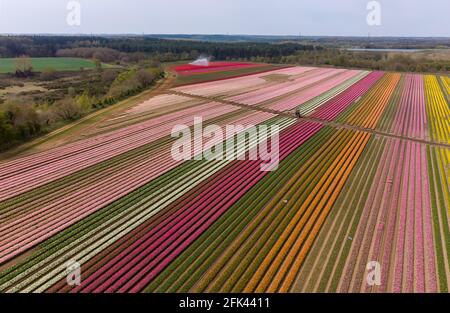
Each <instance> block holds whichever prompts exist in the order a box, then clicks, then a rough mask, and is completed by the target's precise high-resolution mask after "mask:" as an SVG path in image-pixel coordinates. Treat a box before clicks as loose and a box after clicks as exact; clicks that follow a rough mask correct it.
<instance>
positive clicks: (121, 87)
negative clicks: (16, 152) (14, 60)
mask: <svg viewBox="0 0 450 313" xmlns="http://www.w3.org/2000/svg"><path fill="white" fill-rule="evenodd" d="M99 75H101V76H102V77H101V79H102V80H104V81H105V82H106V81H109V86H110V87H109V90H108V92H107V94H106V95H104V96H102V97H100V98H99V97H97V96H95V95H91V94H90V93H89V92H88V91H87V90H86V91H85V92H83V93H81V94H78V93H77V92H76V90H75V89H74V88H73V87H69V88H68V92H67V96H66V97H64V98H62V99H60V100H57V101H55V102H53V103H49V102H44V103H30V101H28V100H25V99H20V98H13V99H8V100H7V101H5V102H4V103H1V104H0V150H6V149H8V148H10V147H12V146H14V145H17V144H20V143H22V142H25V141H27V140H29V139H31V138H33V137H36V136H38V135H41V134H43V133H46V132H48V131H50V130H52V129H55V128H56V127H58V126H61V125H63V124H64V123H66V122H69V121H74V120H76V119H79V118H81V117H82V116H84V115H86V114H88V113H90V112H92V111H93V110H95V109H98V108H102V107H106V106H109V105H112V104H114V103H117V102H118V101H121V100H123V99H125V98H127V97H130V96H132V95H135V94H138V93H139V92H141V91H142V90H144V89H146V88H148V87H149V86H151V85H153V84H154V83H155V82H156V81H157V80H158V79H160V78H161V77H162V76H163V75H164V72H163V71H162V70H161V69H159V68H141V69H138V68H132V69H130V70H126V71H123V72H121V73H116V72H115V71H114V70H105V71H102V72H101V73H99Z"/></svg>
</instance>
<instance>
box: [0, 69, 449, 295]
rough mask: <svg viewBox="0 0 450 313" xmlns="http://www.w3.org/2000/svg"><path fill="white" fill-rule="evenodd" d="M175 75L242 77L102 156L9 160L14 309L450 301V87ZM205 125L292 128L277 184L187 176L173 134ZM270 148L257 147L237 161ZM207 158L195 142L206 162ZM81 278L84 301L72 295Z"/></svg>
mask: <svg viewBox="0 0 450 313" xmlns="http://www.w3.org/2000/svg"><path fill="white" fill-rule="evenodd" d="M255 68H260V71H259V72H249V73H244V72H241V73H240V72H239V71H240V70H242V69H245V70H248V69H252V70H255ZM175 70H176V72H177V73H178V74H179V75H184V76H191V75H192V76H195V77H200V76H201V75H212V74H215V73H217V72H220V71H224V70H230V71H236V75H233V77H231V78H226V79H220V80H218V79H209V80H208V81H206V82H200V83H190V84H187V85H180V86H177V87H174V88H172V89H170V90H168V91H165V92H164V93H163V94H160V95H156V96H154V97H153V98H150V99H148V100H147V101H144V102H142V103H140V104H138V105H136V106H134V107H132V108H130V109H128V110H127V111H124V112H123V113H122V114H121V115H120V116H114V117H111V118H110V119H109V120H108V121H107V122H105V123H104V124H103V125H102V128H101V129H96V130H93V131H92V133H91V134H90V135H89V136H86V138H85V139H82V140H79V141H75V142H71V143H68V144H65V145H62V146H59V147H56V148H53V149H51V150H47V151H43V152H38V153H33V154H31V153H29V154H24V155H21V156H19V157H14V158H10V159H7V160H4V161H0V292H4V293H8V292H39V293H40V292H47V293H138V292H152V293H165V292H239V293H240V292H245V293H265V292H269V293H275V292H283V293H284V292H343V293H347V292H355V293H360V292H362V293H372V292H373V293H377V292H389V293H403V292H418V293H424V292H449V291H450V120H449V118H450V103H449V99H450V94H449V92H450V78H449V76H445V75H421V74H409V73H392V72H381V71H363V70H347V69H337V68H315V67H284V68H277V67H269V66H267V65H264V64H251V63H227V62H213V63H211V64H210V66H209V67H207V68H203V69H202V68H199V67H198V66H193V65H179V66H177V67H176V69H175ZM239 73H240V74H239ZM234 76H236V77H234ZM196 79H197V78H196ZM195 117H197V118H199V117H201V118H202V119H203V126H204V127H206V126H209V125H216V126H218V127H219V128H220V129H223V130H225V129H226V127H227V125H243V126H251V125H270V126H278V128H279V166H278V168H277V169H276V170H274V171H262V170H261V165H262V164H263V160H251V159H245V158H243V159H242V160H228V159H223V160H206V159H191V160H185V161H183V160H175V159H174V158H173V157H172V155H171V149H172V147H173V145H174V143H175V141H176V138H173V137H172V136H171V131H172V129H173V127H175V126H177V125H186V127H187V128H188V129H194V128H195V126H194V118H195ZM271 136H274V134H271ZM271 136H269V138H267V137H266V138H265V137H263V136H258V135H252V134H250V135H249V136H247V137H246V140H245V141H244V142H238V143H237V145H236V147H235V152H236V154H237V155H241V156H245V155H247V154H249V155H250V154H251V152H252V151H255V149H257V147H259V146H260V145H261V144H262V143H264V142H267V143H268V142H272V141H273V140H274V137H271ZM234 139H235V136H233V135H228V134H227V135H225V136H224V137H223V138H221V139H217V138H215V139H214V140H213V141H211V142H209V143H208V144H209V145H211V144H218V145H219V144H220V145H223V146H224V147H225V146H228V145H229V144H233V143H235V140H234ZM192 140H193V143H194V139H192ZM207 147H208V146H207V145H205V146H198V145H195V143H194V144H193V151H192V152H193V155H198V154H199V153H202V152H203V151H204V150H205V149H207ZM69 261H75V262H78V263H79V264H80V266H81V267H80V274H81V280H80V284H77V285H73V284H69V283H68V281H67V276H68V270H67V264H68V262H69ZM373 262H375V263H377V264H379V269H380V275H381V276H380V279H379V283H377V284H370V283H369V282H368V280H367V277H368V273H369V271H370V269H369V268H368V264H369V263H373Z"/></svg>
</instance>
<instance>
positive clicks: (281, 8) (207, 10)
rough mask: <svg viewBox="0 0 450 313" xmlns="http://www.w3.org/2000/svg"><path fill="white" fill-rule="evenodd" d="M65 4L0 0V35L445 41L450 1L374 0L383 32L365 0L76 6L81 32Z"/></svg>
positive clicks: (175, 0) (146, 0)
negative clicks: (440, 38) (69, 18)
mask: <svg viewBox="0 0 450 313" xmlns="http://www.w3.org/2000/svg"><path fill="white" fill-rule="evenodd" d="M68 2H69V1H68V0H0V33H87V34H89V33H95V34H100V33H103V34H117V33H119V34H124V33H136V34H142V33H147V34H150V33H151V34H227V33H229V34H252V35H298V34H299V33H302V35H328V36H333V35H338V36H349V35H354V36H367V35H368V34H369V33H370V35H372V36H424V37H426V36H446V37H450V23H449V12H450V0H379V1H378V2H379V3H380V4H381V25H380V26H369V25H368V24H367V19H366V17H367V14H368V13H369V11H368V10H367V8H366V6H367V3H368V2H370V1H369V0H79V1H78V2H79V3H80V7H81V20H80V22H81V24H80V25H79V26H77V25H75V26H69V25H68V23H67V15H68V13H69V11H68V10H67V3H68Z"/></svg>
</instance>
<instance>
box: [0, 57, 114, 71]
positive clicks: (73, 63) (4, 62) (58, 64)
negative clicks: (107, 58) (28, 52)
mask: <svg viewBox="0 0 450 313" xmlns="http://www.w3.org/2000/svg"><path fill="white" fill-rule="evenodd" d="M14 60H15V59H12V58H0V73H11V72H14ZM31 63H32V65H33V71H34V72H42V71H43V70H45V69H48V68H52V69H54V70H55V71H78V70H80V68H81V67H83V68H84V69H93V68H94V67H95V64H94V62H93V61H91V60H86V59H79V58H31ZM103 67H109V65H107V64H103Z"/></svg>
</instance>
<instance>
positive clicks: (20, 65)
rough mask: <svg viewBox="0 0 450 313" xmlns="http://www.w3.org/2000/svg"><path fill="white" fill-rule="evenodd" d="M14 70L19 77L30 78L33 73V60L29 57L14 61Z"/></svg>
mask: <svg viewBox="0 0 450 313" xmlns="http://www.w3.org/2000/svg"><path fill="white" fill-rule="evenodd" d="M14 70H15V73H16V76H17V77H28V76H31V74H32V72H33V65H32V63H31V59H30V58H29V57H27V56H21V57H19V58H16V59H15V60H14Z"/></svg>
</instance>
